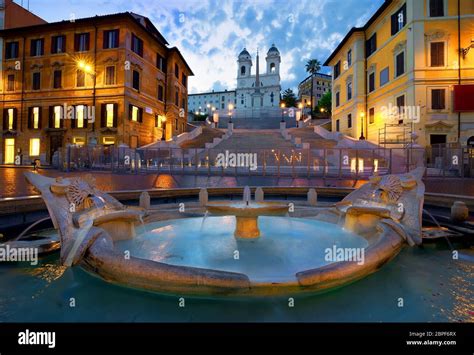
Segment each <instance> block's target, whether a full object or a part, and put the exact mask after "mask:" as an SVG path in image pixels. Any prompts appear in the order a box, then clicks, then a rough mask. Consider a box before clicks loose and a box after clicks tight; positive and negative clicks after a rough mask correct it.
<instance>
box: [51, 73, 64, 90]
mask: <svg viewBox="0 0 474 355" xmlns="http://www.w3.org/2000/svg"><path fill="white" fill-rule="evenodd" d="M62 76H63V72H62V71H61V70H55V71H54V75H53V88H54V89H60V88H61V82H62Z"/></svg>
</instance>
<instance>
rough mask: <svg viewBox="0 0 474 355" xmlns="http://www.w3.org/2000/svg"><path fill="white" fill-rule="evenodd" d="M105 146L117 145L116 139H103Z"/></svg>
mask: <svg viewBox="0 0 474 355" xmlns="http://www.w3.org/2000/svg"><path fill="white" fill-rule="evenodd" d="M102 144H103V145H114V144H115V137H103V138H102Z"/></svg>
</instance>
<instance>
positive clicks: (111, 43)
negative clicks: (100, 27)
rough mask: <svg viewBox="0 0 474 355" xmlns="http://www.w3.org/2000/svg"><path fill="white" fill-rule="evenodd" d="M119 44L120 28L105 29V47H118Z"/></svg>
mask: <svg viewBox="0 0 474 355" xmlns="http://www.w3.org/2000/svg"><path fill="white" fill-rule="evenodd" d="M118 46H119V30H107V31H104V43H103V46H102V47H103V48H104V49H110V48H118Z"/></svg>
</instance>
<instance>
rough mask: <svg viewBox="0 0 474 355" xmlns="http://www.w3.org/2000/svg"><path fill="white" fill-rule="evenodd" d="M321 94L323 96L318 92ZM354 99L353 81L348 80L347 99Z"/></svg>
mask: <svg viewBox="0 0 474 355" xmlns="http://www.w3.org/2000/svg"><path fill="white" fill-rule="evenodd" d="M318 95H319V96H321V95H320V94H318ZM351 99H352V82H348V83H347V100H348V101H349V100H351Z"/></svg>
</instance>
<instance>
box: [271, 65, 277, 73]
mask: <svg viewBox="0 0 474 355" xmlns="http://www.w3.org/2000/svg"><path fill="white" fill-rule="evenodd" d="M275 70H276V66H275V63H271V64H270V73H274V72H275Z"/></svg>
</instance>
